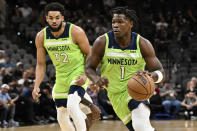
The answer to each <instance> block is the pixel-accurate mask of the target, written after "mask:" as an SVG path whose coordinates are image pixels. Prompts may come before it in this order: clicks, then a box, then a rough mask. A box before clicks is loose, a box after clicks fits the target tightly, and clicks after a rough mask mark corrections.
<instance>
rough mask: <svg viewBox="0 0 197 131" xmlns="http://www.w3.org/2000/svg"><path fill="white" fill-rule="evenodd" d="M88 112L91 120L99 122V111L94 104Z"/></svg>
mask: <svg viewBox="0 0 197 131" xmlns="http://www.w3.org/2000/svg"><path fill="white" fill-rule="evenodd" d="M90 110H91V111H92V120H100V114H101V110H100V109H99V108H98V107H97V106H96V105H95V104H92V105H91V106H90Z"/></svg>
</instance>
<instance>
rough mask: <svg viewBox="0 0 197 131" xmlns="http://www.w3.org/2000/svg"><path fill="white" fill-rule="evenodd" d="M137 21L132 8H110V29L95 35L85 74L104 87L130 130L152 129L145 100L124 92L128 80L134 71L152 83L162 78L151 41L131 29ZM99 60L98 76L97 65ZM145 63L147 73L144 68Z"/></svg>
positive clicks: (152, 130)
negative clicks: (99, 69) (144, 74)
mask: <svg viewBox="0 0 197 131" xmlns="http://www.w3.org/2000/svg"><path fill="white" fill-rule="evenodd" d="M136 24H137V16H136V12H135V11H134V10H129V9H127V8H126V7H117V8H114V9H113V10H112V29H113V30H112V31H109V32H107V33H105V34H104V35H102V36H100V37H98V38H97V39H96V40H95V42H94V44H93V47H92V51H91V53H90V56H89V57H88V59H87V62H86V74H87V76H88V77H89V78H90V79H91V80H92V81H93V83H94V84H95V85H98V86H99V87H104V86H106V87H107V88H106V89H107V91H108V97H109V99H110V102H111V104H112V106H113V109H114V111H115V112H116V114H117V116H118V117H119V118H120V119H121V120H122V122H123V123H124V124H125V125H126V126H127V128H128V129H129V130H130V131H155V129H154V128H153V127H152V126H151V123H150V119H149V116H150V109H149V106H148V105H149V103H148V101H136V100H134V99H132V98H131V97H130V96H129V94H128V92H127V83H128V80H129V79H130V77H131V76H132V75H133V74H135V73H139V74H140V73H148V74H149V75H150V76H151V77H152V78H153V80H154V82H155V83H160V82H162V81H164V79H165V73H164V69H163V67H162V65H161V63H160V61H159V60H158V59H157V57H156V56H155V52H154V49H153V47H152V45H151V43H150V42H149V41H148V40H147V39H145V38H143V37H142V36H140V35H139V34H136V33H134V32H132V29H133V28H135V26H136ZM99 63H101V77H100V76H99V75H98V74H97V73H96V68H97V66H98V65H99ZM145 64H146V65H147V67H148V69H149V72H148V71H144V67H145Z"/></svg>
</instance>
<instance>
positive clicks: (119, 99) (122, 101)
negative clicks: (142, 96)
mask: <svg viewBox="0 0 197 131" xmlns="http://www.w3.org/2000/svg"><path fill="white" fill-rule="evenodd" d="M108 97H109V99H110V102H111V104H112V106H113V109H114V111H115V113H116V114H117V116H118V117H119V118H120V119H121V120H122V122H123V123H124V124H125V125H126V124H127V123H128V122H129V121H131V111H130V110H129V108H128V103H129V101H130V100H131V99H132V98H131V97H130V95H129V94H128V92H127V90H125V91H124V92H120V93H116V94H114V93H110V92H108Z"/></svg>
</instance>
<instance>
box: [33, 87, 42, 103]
mask: <svg viewBox="0 0 197 131" xmlns="http://www.w3.org/2000/svg"><path fill="white" fill-rule="evenodd" d="M39 93H40V88H39V87H34V90H33V92H32V97H33V99H34V100H38V98H39V97H40V96H41V94H39Z"/></svg>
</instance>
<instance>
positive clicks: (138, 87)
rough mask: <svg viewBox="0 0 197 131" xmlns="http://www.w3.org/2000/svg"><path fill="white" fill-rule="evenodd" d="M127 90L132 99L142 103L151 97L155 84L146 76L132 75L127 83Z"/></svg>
mask: <svg viewBox="0 0 197 131" xmlns="http://www.w3.org/2000/svg"><path fill="white" fill-rule="evenodd" d="M127 89H128V93H129V95H130V96H131V97H132V98H133V99H135V100H137V101H144V100H147V99H149V98H150V97H151V96H152V95H153V93H154V91H155V83H154V81H153V79H152V78H151V77H150V76H149V75H148V74H142V75H139V74H134V75H132V77H131V78H130V79H129V81H128V85H127Z"/></svg>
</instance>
